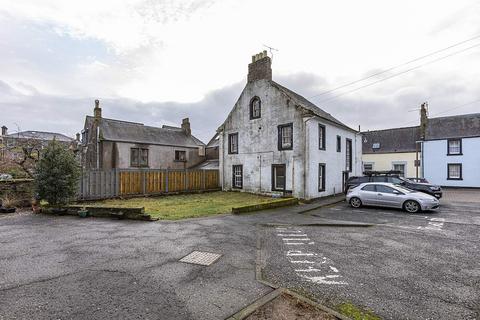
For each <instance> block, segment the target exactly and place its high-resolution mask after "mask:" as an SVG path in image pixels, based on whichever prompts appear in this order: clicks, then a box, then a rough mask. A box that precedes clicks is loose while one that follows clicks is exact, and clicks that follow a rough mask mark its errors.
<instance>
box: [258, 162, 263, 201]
mask: <svg viewBox="0 0 480 320" xmlns="http://www.w3.org/2000/svg"><path fill="white" fill-rule="evenodd" d="M258 157H259V160H260V164H259V166H258V169H259V170H258V171H259V172H260V182H259V183H260V185H259V188H258V190H260V193H262V155H259V156H258Z"/></svg>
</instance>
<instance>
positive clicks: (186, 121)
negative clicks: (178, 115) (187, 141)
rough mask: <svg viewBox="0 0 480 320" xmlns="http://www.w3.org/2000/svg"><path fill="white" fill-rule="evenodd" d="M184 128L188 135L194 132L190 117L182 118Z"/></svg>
mask: <svg viewBox="0 0 480 320" xmlns="http://www.w3.org/2000/svg"><path fill="white" fill-rule="evenodd" d="M182 130H183V131H185V133H186V134H187V136H190V135H191V134H192V130H191V129H190V120H189V119H188V118H185V119H183V120H182Z"/></svg>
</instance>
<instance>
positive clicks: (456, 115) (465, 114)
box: [428, 112, 480, 120]
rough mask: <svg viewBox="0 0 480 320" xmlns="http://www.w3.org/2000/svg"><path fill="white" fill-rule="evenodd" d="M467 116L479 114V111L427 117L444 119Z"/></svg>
mask: <svg viewBox="0 0 480 320" xmlns="http://www.w3.org/2000/svg"><path fill="white" fill-rule="evenodd" d="M468 116H480V112H475V113H464V114H455V115H453V116H444V117H432V118H428V120H432V119H445V118H456V117H468Z"/></svg>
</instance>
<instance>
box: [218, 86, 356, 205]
mask: <svg viewBox="0 0 480 320" xmlns="http://www.w3.org/2000/svg"><path fill="white" fill-rule="evenodd" d="M254 96H258V97H260V99H261V118H260V119H253V120H251V119H250V113H249V111H250V110H249V106H250V100H251V99H252V98H253V97H254ZM307 119H308V118H303V117H302V114H301V112H300V111H299V110H298V109H297V108H296V107H295V106H294V103H293V102H290V101H289V98H288V96H286V95H285V94H283V93H282V92H281V91H279V90H277V89H276V88H275V87H272V86H271V85H270V83H269V82H268V81H265V80H260V81H255V82H252V83H248V84H247V85H246V87H245V89H244V90H243V92H242V94H241V95H240V97H239V99H238V101H237V103H236V104H235V106H234V108H233V110H232V111H231V113H230V114H229V116H228V118H227V120H226V121H225V123H224V125H223V131H222V133H221V137H220V171H221V181H222V182H223V189H224V190H232V189H233V188H232V166H233V165H243V188H242V189H241V190H240V191H246V192H254V193H264V194H270V193H272V164H285V165H286V190H287V191H291V192H292V194H293V196H295V197H298V198H307V199H309V198H317V197H321V196H327V195H331V194H333V193H334V192H335V193H339V192H342V172H343V171H344V170H345V144H346V142H345V139H346V138H349V139H351V140H352V156H353V157H352V172H351V175H359V174H361V166H362V161H361V153H362V141H361V137H360V136H359V135H358V134H356V133H355V132H353V131H350V130H345V129H343V128H341V127H339V126H336V125H333V124H331V123H330V122H327V121H325V122H322V123H323V124H324V125H325V126H326V127H327V130H326V133H327V140H326V141H327V150H326V151H321V150H319V149H318V123H319V120H318V119H319V118H316V117H315V118H311V120H308V121H307ZM304 121H306V122H304ZM287 123H293V150H281V151H279V150H278V128H277V126H278V125H281V124H287ZM304 126H307V127H308V132H309V134H308V135H307V136H305V128H304ZM237 132H238V141H239V146H238V154H228V135H229V134H230V133H237ZM337 135H340V136H341V137H342V151H341V152H337V151H336V139H337V138H336V137H337ZM306 144H307V145H308V147H307V148H305V145H306ZM319 163H326V167H327V169H326V172H327V176H326V190H325V191H324V192H321V193H319V192H318V164H319ZM305 164H307V168H308V172H306V171H305V170H304V168H305ZM304 176H305V177H306V179H304ZM304 181H305V183H304ZM304 187H306V189H305V188H304ZM305 190H307V191H305Z"/></svg>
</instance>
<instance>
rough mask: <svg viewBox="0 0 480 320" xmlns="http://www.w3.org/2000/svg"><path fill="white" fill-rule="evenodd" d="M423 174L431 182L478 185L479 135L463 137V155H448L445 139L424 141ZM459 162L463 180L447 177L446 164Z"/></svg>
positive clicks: (457, 185) (461, 185) (479, 165)
mask: <svg viewBox="0 0 480 320" xmlns="http://www.w3.org/2000/svg"><path fill="white" fill-rule="evenodd" d="M423 150H424V154H423V157H424V160H423V161H424V163H423V165H424V175H425V178H426V179H427V180H428V181H430V182H431V183H433V184H438V185H441V186H450V187H477V188H478V187H480V137H477V138H463V139H462V153H463V155H458V156H448V155H447V140H433V141H425V142H424V149H423ZM448 163H461V164H462V177H463V180H448V179H447V164H448Z"/></svg>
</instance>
